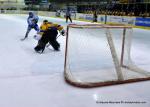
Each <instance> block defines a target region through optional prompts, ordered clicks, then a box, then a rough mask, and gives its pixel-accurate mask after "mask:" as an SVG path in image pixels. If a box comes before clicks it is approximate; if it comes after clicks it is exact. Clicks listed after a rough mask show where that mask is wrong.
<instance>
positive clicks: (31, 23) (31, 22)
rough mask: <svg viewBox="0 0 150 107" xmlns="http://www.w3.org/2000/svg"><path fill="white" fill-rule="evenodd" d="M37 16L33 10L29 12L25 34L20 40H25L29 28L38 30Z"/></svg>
mask: <svg viewBox="0 0 150 107" xmlns="http://www.w3.org/2000/svg"><path fill="white" fill-rule="evenodd" d="M38 20H39V18H38V16H36V15H35V14H34V13H33V12H29V17H28V18H27V23H28V28H27V31H26V34H25V37H24V38H23V39H21V40H25V39H26V38H27V37H28V34H29V32H30V31H31V29H34V30H35V31H37V32H39V31H40V29H39V26H38V24H37V23H38Z"/></svg>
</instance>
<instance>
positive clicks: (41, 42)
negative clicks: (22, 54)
mask: <svg viewBox="0 0 150 107" xmlns="http://www.w3.org/2000/svg"><path fill="white" fill-rule="evenodd" d="M58 31H59V32H60V34H61V35H62V36H64V34H65V31H64V29H63V27H62V26H61V25H58V24H53V23H51V22H48V20H44V21H43V24H42V25H41V26H40V33H39V35H35V36H34V38H36V39H38V44H37V46H36V47H35V48H34V50H35V51H36V52H39V53H42V52H43V51H44V49H45V46H46V44H47V43H49V44H50V45H51V46H52V47H53V48H54V50H56V51H59V49H60V44H59V43H58V42H57V35H58Z"/></svg>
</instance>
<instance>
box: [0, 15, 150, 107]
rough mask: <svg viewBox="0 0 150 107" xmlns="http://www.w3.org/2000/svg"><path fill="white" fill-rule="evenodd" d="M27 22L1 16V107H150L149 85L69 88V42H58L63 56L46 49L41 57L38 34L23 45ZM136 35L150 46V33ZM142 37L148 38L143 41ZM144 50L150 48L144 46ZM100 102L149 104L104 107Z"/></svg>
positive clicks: (143, 83)
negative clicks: (37, 48)
mask: <svg viewBox="0 0 150 107" xmlns="http://www.w3.org/2000/svg"><path fill="white" fill-rule="evenodd" d="M26 18H27V16H25V15H2V14H0V107H112V106H113V107H150V91H149V90H150V82H149V81H146V82H138V83H132V84H124V85H116V86H108V87H101V88H92V89H82V88H76V87H73V86H70V85H68V84H66V83H65V81H64V77H63V63H64V45H65V39H66V38H65V37H62V36H61V37H59V39H58V41H59V42H60V44H61V51H60V52H54V51H52V50H50V49H46V50H45V52H44V54H37V53H36V52H34V50H33V48H34V46H35V45H36V44H37V41H36V40H34V39H33V35H34V33H35V31H32V32H31V33H30V34H29V38H28V39H27V40H25V41H23V42H22V41H20V38H22V37H24V35H25V32H26V27H27V23H26ZM43 19H48V20H49V21H52V22H56V23H60V24H62V25H64V26H65V27H66V25H67V24H66V23H65V20H63V19H56V18H47V17H40V22H41V21H42V20H43ZM75 23H82V22H79V21H76V22H75ZM39 24H40V23H39ZM134 31H135V35H138V37H137V38H136V43H138V41H139V42H140V40H142V41H144V43H143V45H144V44H150V43H149V40H150V39H149V38H150V37H149V36H150V35H149V34H150V31H148V30H141V29H134ZM142 35H148V36H147V37H144V38H142ZM139 47H140V46H139ZM141 49H142V50H144V49H145V50H147V49H149V47H148V48H145V47H144V48H142V46H141ZM141 54H142V52H141ZM135 57H138V56H136V55H135ZM142 57H146V56H142ZM148 57H150V55H149V56H148ZM96 101H97V102H101V101H103V102H105V101H107V102H108V101H112V102H117V101H118V102H120V101H129V102H135V101H138V102H145V103H140V104H135V103H132V104H129V103H128V104H125V103H122V104H111V103H109V104H106V103H105V104H102V103H96Z"/></svg>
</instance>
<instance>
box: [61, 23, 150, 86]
mask: <svg viewBox="0 0 150 107" xmlns="http://www.w3.org/2000/svg"><path fill="white" fill-rule="evenodd" d="M132 36H133V29H132V27H130V26H122V25H113V26H112V25H100V24H84V25H76V24H70V25H68V26H67V36H66V48H65V64H64V76H65V80H66V81H67V82H68V83H70V84H72V85H75V86H79V87H96V86H105V85H113V84H122V83H129V82H136V81H143V80H150V72H148V71H147V70H148V67H149V65H148V64H145V65H144V64H143V65H144V66H143V65H142V66H140V64H139V66H138V65H136V64H135V63H134V62H133V61H132V60H131V57H132V54H138V52H137V53H134V52H136V49H135V51H134V52H133V53H132V48H131V47H132V45H131V43H132ZM146 69H147V70H146Z"/></svg>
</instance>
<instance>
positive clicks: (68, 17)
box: [66, 7, 72, 23]
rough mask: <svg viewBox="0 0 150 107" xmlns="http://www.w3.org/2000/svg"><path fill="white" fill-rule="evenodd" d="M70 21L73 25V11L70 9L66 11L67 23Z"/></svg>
mask: <svg viewBox="0 0 150 107" xmlns="http://www.w3.org/2000/svg"><path fill="white" fill-rule="evenodd" d="M68 19H69V20H70V22H71V23H72V19H71V11H70V8H69V7H68V8H67V10H66V23H68Z"/></svg>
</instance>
